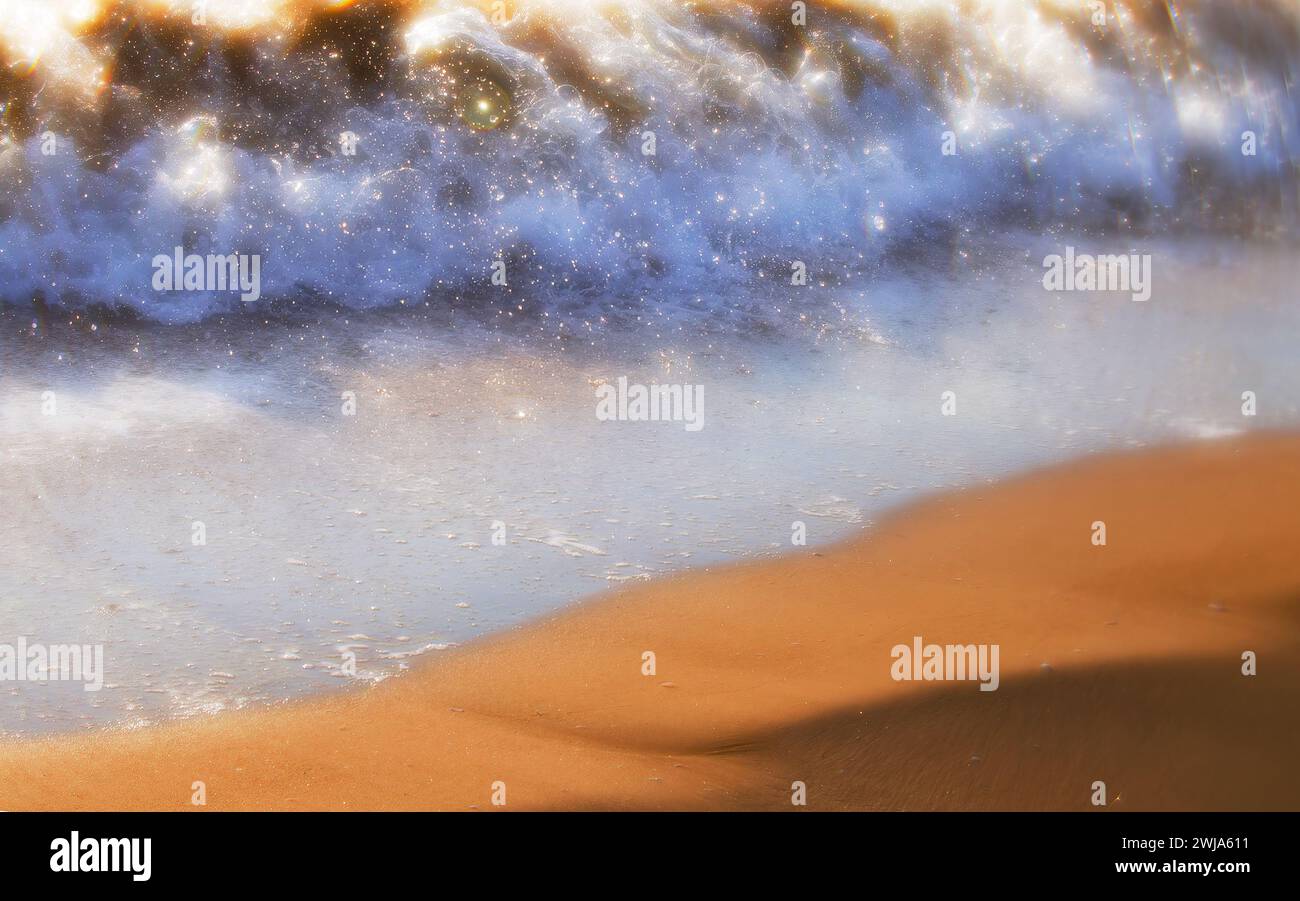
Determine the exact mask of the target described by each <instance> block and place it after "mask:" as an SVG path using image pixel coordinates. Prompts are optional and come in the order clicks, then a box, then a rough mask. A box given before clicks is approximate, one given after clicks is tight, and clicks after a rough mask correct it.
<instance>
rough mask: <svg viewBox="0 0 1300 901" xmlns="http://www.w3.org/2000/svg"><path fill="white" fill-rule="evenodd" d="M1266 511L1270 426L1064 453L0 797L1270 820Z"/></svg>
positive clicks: (230, 716)
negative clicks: (959, 656)
mask: <svg viewBox="0 0 1300 901" xmlns="http://www.w3.org/2000/svg"><path fill="white" fill-rule="evenodd" d="M1297 511H1300V435H1298V434H1294V433H1289V434H1288V433H1261V434H1256V435H1250V436H1247V437H1241V438H1232V439H1221V440H1214V441H1203V442H1198V443H1193V444H1184V445H1178V446H1172V447H1162V448H1157V449H1154V450H1144V451H1139V452H1134V453H1128V452H1125V453H1118V454H1103V455H1095V456H1089V457H1085V458H1083V459H1081V460H1076V461H1074V462H1072V463H1067V464H1064V465H1059V466H1053V467H1050V468H1047V469H1041V470H1035V471H1032V472H1029V473H1026V474H1021V475H1017V476H1014V477H1012V478H1010V479H1008V480H1005V481H1002V482H999V483H997V484H995V485H992V486H987V487H986V486H983V485H981V486H977V487H971V488H967V489H964V490H960V491H956V492H948V493H944V494H939V495H934V496H931V497H929V498H925V499H922V500H920V501H918V502H916V503H914V504H910V505H907V506H905V507H903V508H901V509H899V510H897V511H894V512H891V513H890V514H888V515H887V516H886V517H885V518H883V519H882V520H881V521H880V522H879V523H878V524H876V525H875V526H874V527H872V528H871V529H869V530H868V531H866V532H863V533H859V534H858V535H857V536H855V537H853V538H850V539H848V540H846V541H843V542H840V543H838V544H835V545H831V546H824V547H817V548H798V549H795V550H794V551H793V552H787V553H785V554H784V555H782V556H781V557H780V558H777V559H775V560H765V561H756V562H748V563H741V564H736V565H730V566H726V567H716V568H708V569H704V570H697V571H692V572H688V573H685V574H679V575H672V576H667V577H665V578H662V579H658V580H654V581H651V582H648V583H644V584H638V585H635V586H630V587H626V588H623V589H621V590H617V591H614V592H612V593H605V594H601V595H598V596H596V597H595V598H592V599H589V600H585V601H580V602H578V603H575V604H573V605H571V606H569V607H566V608H565V609H564V610H562V611H560V612H558V613H555V614H552V615H550V616H546V617H543V618H541V619H539V620H537V621H535V622H533V623H531V624H529V625H526V626H523V627H520V628H517V629H513V630H510V631H507V632H504V633H498V634H495V635H491V636H486V637H484V638H481V639H478V640H476V641H474V642H472V643H469V644H467V645H464V646H462V647H460V648H456V649H453V650H452V651H450V652H448V653H446V655H445V656H443V657H441V658H439V659H438V660H433V661H429V662H427V663H426V664H423V665H421V666H419V667H417V668H415V669H413V670H412V671H411V672H409V673H407V674H405V675H403V676H400V677H397V678H393V679H390V680H388V681H386V682H384V683H381V684H380V685H378V686H374V687H369V688H362V689H358V690H350V691H346V692H342V693H339V694H330V695H327V696H320V697H314V698H310V699H305V700H302V701H295V702H289V703H285V704H279V705H274V706H270V707H259V708H256V709H246V710H239V711H229V712H225V713H222V714H219V715H217V716H215V717H211V718H204V719H196V720H184V721H178V722H173V723H167V724H162V725H159V726H152V727H147V728H144V729H139V730H135V731H122V730H113V729H109V730H101V731H96V732H94V733H89V734H84V735H61V736H54V737H49V738H41V739H21V740H11V741H7V742H5V743H4V744H3V745H0V809H3V810H28V809H30V810H36V809H45V810H167V809H171V810H195V809H207V810H235V809H248V810H379V809H416V810H428V809H446V810H465V809H482V810H499V809H505V810H530V809H564V810H585V809H638V810H667V809H673V810H676V809H687V810H690V809H706V810H726V809H745V810H750V809H773V810H789V809H802V808H792V806H791V797H790V796H791V785H792V783H793V782H795V781H799V782H803V783H804V784H805V786H806V792H807V808H806V809H812V810H818V809H821V810H844V809H852V810H900V809H912V810H918V809H997V810H1057V809H1066V810H1068V809H1078V810H1084V809H1092V804H1091V797H1092V793H1093V790H1092V784H1093V782H1094V781H1097V780H1101V781H1105V782H1106V785H1107V794H1108V798H1109V801H1108V804H1107V809H1120V810H1123V809H1129V810H1160V809H1234V810H1256V809H1259V810H1262V809H1297V808H1300V776H1298V775H1297V774H1296V773H1295V769H1294V761H1295V760H1296V759H1297V758H1300V703H1298V702H1300V628H1298V627H1300V557H1298V556H1297V555H1296V554H1295V547H1296V546H1297V545H1298V544H1300V512H1297ZM1096 520H1103V521H1105V522H1106V524H1107V544H1106V546H1105V547H1097V546H1094V545H1093V544H1092V542H1091V541H1090V534H1091V533H1090V524H1091V523H1093V522H1094V521H1096ZM915 636H922V637H923V638H924V640H925V642H927V643H928V642H935V643H939V644H945V643H955V644H963V645H964V644H969V643H976V644H983V643H988V644H996V645H998V646H1000V649H1001V656H1000V660H1001V672H1000V685H999V687H998V689H997V690H996V691H988V692H981V691H979V690H978V688H977V686H976V685H975V684H974V683H972V682H970V681H965V682H953V683H946V682H937V683H929V682H924V681H922V682H916V681H894V680H893V679H892V678H891V676H890V665H891V663H892V660H891V658H890V648H891V647H893V646H895V645H897V644H899V643H910V642H912V641H913V638H914V637H915ZM1246 650H1250V651H1254V652H1255V653H1256V654H1257V657H1258V667H1259V670H1258V672H1259V674H1258V675H1256V676H1243V675H1242V674H1241V672H1240V669H1241V660H1240V657H1241V654H1242V652H1244V651H1246ZM647 651H651V652H653V653H654V654H655V664H656V672H655V674H654V675H652V676H647V675H643V674H642V665H643V654H644V653H645V652H647ZM198 781H201V782H203V783H204V787H205V791H206V798H207V804H206V807H195V806H194V805H193V804H192V803H191V796H192V794H193V788H192V786H193V784H194V783H195V782H198ZM494 783H504V784H505V795H506V803H505V805H504V806H503V807H498V806H494V805H493V803H492V799H493V795H494ZM498 794H499V793H498Z"/></svg>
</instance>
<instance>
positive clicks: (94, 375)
mask: <svg viewBox="0 0 1300 901" xmlns="http://www.w3.org/2000/svg"><path fill="white" fill-rule="evenodd" d="M1040 245H1041V246H1040ZM1054 245H1055V241H1054V240H1053V239H1050V238H1039V239H1032V240H1031V239H1024V240H1023V241H1022V242H1014V243H1013V244H1012V245H1011V246H1018V247H1021V248H1022V250H1021V255H1022V257H1023V258H1022V259H1013V260H1012V261H1011V262H1003V263H1001V264H998V265H993V264H990V263H987V262H985V263H983V264H981V265H979V266H972V267H970V268H966V267H964V266H957V267H954V268H953V269H951V270H950V271H947V272H941V271H938V270H937V269H936V268H935V267H933V266H927V267H918V269H917V270H916V271H913V272H907V273H901V272H900V273H896V274H895V275H893V276H892V277H890V278H884V279H878V280H873V281H872V282H871V283H870V284H869V285H863V286H859V288H858V289H857V290H851V291H849V290H840V291H836V292H834V294H835V296H836V297H837V298H838V300H837V303H836V304H835V305H833V306H836V307H837V308H839V309H840V310H841V311H842V314H843V322H842V323H841V324H840V325H839V326H837V327H830V326H828V325H827V324H826V323H825V322H824V321H821V322H809V324H808V325H807V326H806V327H805V328H804V329H803V330H801V331H800V330H792V331H790V332H787V333H783V334H780V335H770V336H765V335H763V334H753V333H748V334H743V335H737V334H729V335H717V334H707V333H705V334H701V335H698V336H695V337H691V336H689V335H683V334H681V333H677V332H674V333H670V334H655V333H653V331H652V330H650V329H647V328H645V327H624V326H620V327H617V328H611V329H608V330H606V331H604V332H601V333H600V334H599V335H597V336H596V339H595V340H592V341H588V342H574V343H572V344H569V345H557V344H556V343H555V342H554V341H553V340H551V339H550V338H549V336H548V333H547V331H546V329H545V327H544V326H538V328H537V329H536V330H529V329H524V330H522V331H520V332H511V331H507V330H503V329H500V328H494V327H485V326H483V325H482V324H478V323H473V322H462V323H459V324H457V323H452V324H450V325H449V324H447V323H446V322H442V321H431V320H430V319H428V318H426V317H424V316H421V315H417V314H416V312H415V311H399V312H397V313H394V314H384V315H381V314H364V315H361V316H359V317H355V318H352V319H348V318H345V317H342V316H331V317H325V318H323V319H321V320H320V321H302V320H290V321H271V322H262V321H260V320H248V319H246V318H237V319H233V320H219V321H210V322H208V323H206V324H204V325H198V326H162V325H156V324H143V325H131V324H108V325H101V326H100V327H99V328H98V329H97V330H96V331H94V332H90V331H88V330H87V328H88V327H87V326H86V324H85V322H84V321H82V322H80V323H79V324H78V325H66V324H62V323H59V324H56V325H55V327H54V328H53V329H52V330H51V334H50V335H49V337H47V338H44V339H39V338H37V337H35V336H34V333H33V330H32V329H31V328H30V323H29V321H28V319H27V318H25V317H24V318H21V319H19V318H15V317H13V316H10V317H7V318H4V319H0V321H2V322H4V324H5V328H4V330H3V331H4V336H5V337H4V339H3V343H2V344H0V350H2V351H3V356H4V359H5V360H6V361H7V363H6V369H5V374H4V378H3V379H2V380H0V429H2V430H3V434H4V436H5V440H4V444H3V448H2V450H0V453H2V457H0V497H2V498H3V499H4V504H5V515H4V516H3V517H0V599H3V602H2V603H0V636H9V639H7V640H9V641H12V640H13V638H14V637H16V636H18V635H23V636H26V637H27V638H28V639H29V641H40V642H45V643H48V644H54V643H89V644H103V645H104V647H105V670H106V673H105V681H106V683H107V684H106V687H105V688H104V689H103V690H102V691H100V692H97V693H86V692H83V691H82V690H81V688H80V686H79V685H72V684H48V685H39V684H33V683H22V684H8V685H6V684H0V729H3V730H5V731H11V732H18V733H30V732H43V731H50V730H59V729H70V728H76V727H78V726H85V725H92V724H103V723H115V724H132V723H142V722H148V721H153V720H157V719H160V718H166V717H169V716H177V715H193V714H198V713H205V712H212V711H216V710H220V709H226V708H229V707H234V706H239V705H242V704H246V703H250V702H268V701H275V700H278V699H284V698H290V697H295V696H299V695H302V694H304V693H309V692H312V691H318V690H322V689H329V688H337V687H341V686H345V685H357V684H365V683H368V682H373V681H375V680H379V679H383V678H386V677H388V676H391V675H392V674H395V673H399V672H401V671H402V669H403V668H405V667H408V666H410V665H412V664H413V663H414V662H415V661H417V660H420V659H422V658H425V659H427V658H428V657H429V656H430V655H433V656H436V655H438V654H440V653H443V652H444V651H445V649H447V648H449V647H452V646H454V645H457V644H460V643H463V642H465V641H468V640H472V639H473V638H475V637H477V636H480V635H483V634H487V633H489V632H492V631H494V630H499V629H503V628H509V627H511V626H513V625H515V624H518V623H520V622H522V621H525V620H527V619H531V618H534V617H537V616H539V615H541V614H543V613H544V612H546V611H548V610H552V609H556V608H558V607H560V606H562V605H564V604H566V603H568V602H570V601H572V600H574V599H575V598H579V597H582V596H586V595H589V594H591V593H593V592H597V591H601V590H604V589H606V588H611V587H618V586H621V585H624V584H627V583H630V582H636V581H638V580H643V579H648V578H652V577H654V576H656V575H660V574H664V573H670V572H677V571H681V570H684V569H686V568H689V567H697V566H707V565H712V564H717V563H721V562H726V561H732V560H740V559H749V558H753V557H756V556H763V555H768V554H775V553H781V552H797V551H798V550H799V548H797V547H795V546H793V545H792V542H791V538H792V534H793V529H794V524H795V523H803V525H804V527H805V528H806V530H807V541H808V546H809V547H811V548H815V547H817V546H818V545H822V544H825V543H827V542H830V541H834V540H836V539H839V538H842V537H845V536H847V535H849V534H853V533H854V532H856V531H857V530H858V529H861V528H862V527H864V526H869V525H871V524H872V523H873V522H876V521H877V520H878V519H879V517H880V516H881V515H882V514H883V513H884V512H885V511H887V510H889V509H891V508H893V507H894V506H896V505H898V504H900V503H904V502H906V501H908V500H912V499H915V498H917V497H919V496H921V495H923V494H926V493H929V492H932V491H937V490H944V489H951V488H960V487H962V486H969V485H973V484H980V483H982V482H983V481H984V480H986V479H991V478H995V477H998V476H1000V475H1004V474H1008V473H1013V472H1016V471H1019V470H1021V469H1022V468H1024V467H1025V466H1028V465H1033V464H1039V463H1046V462H1050V461H1055V460H1061V459H1066V458H1069V457H1073V456H1076V455H1079V454H1082V453H1086V452H1089V451H1094V450H1102V449H1123V448H1131V447H1138V446H1143V445H1146V444H1149V443H1154V442H1160V441H1168V440H1198V439H1201V440H1207V439H1210V438H1212V437H1213V436H1217V435H1228V434H1237V433H1240V432H1243V431H1245V430H1248V429H1252V428H1260V427H1279V426H1294V425H1296V424H1297V422H1298V421H1300V409H1298V408H1297V400H1296V398H1297V397H1300V393H1298V392H1297V388H1300V364H1298V363H1297V357H1296V355H1295V353H1294V340H1295V337H1296V336H1297V335H1298V334H1300V328H1297V326H1298V325H1300V322H1298V321H1297V320H1298V318H1300V313H1298V312H1297V310H1296V307H1295V304H1294V303H1293V301H1292V294H1293V291H1292V287H1291V286H1292V285H1293V284H1294V283H1295V279H1296V277H1297V276H1298V275H1300V272H1298V271H1297V264H1296V262H1295V258H1294V257H1293V256H1291V255H1289V254H1287V253H1285V252H1278V251H1271V250H1266V249H1259V248H1252V247H1250V246H1245V245H1229V244H1223V243H1209V244H1197V245H1193V244H1183V245H1180V246H1168V245H1154V246H1151V247H1150V248H1149V249H1151V250H1153V251H1154V252H1155V256H1156V259H1157V260H1158V261H1159V263H1160V267H1159V268H1158V269H1157V276H1158V277H1157V279H1156V284H1155V286H1154V291H1153V296H1152V299H1151V300H1150V301H1147V302H1145V303H1134V302H1132V301H1130V300H1129V299H1128V298H1127V297H1126V296H1123V295H1116V294H1098V295H1082V294H1053V293H1050V292H1046V291H1044V290H1043V289H1042V287H1041V284H1040V281H1041V277H1042V270H1041V266H1040V265H1038V263H1037V262H1036V260H1035V258H1041V255H1042V247H1043V246H1047V247H1050V246H1054ZM1001 251H1002V252H1001V253H998V254H994V257H995V258H998V259H1000V258H1002V257H1003V256H1004V255H1006V254H1007V253H1008V252H1009V251H1008V248H1007V247H1003V248H1001ZM618 376H626V377H628V378H629V379H630V380H631V381H633V382H642V383H646V384H650V383H653V382H668V383H688V384H700V385H703V386H704V389H705V394H704V398H705V403H704V417H703V422H704V427H703V428H702V429H701V430H699V431H698V432H689V431H687V430H686V429H685V428H684V426H683V423H681V422H618V421H614V422H610V421H601V420H599V419H598V418H597V416H596V415H595V410H596V386H597V385H599V384H600V383H602V382H603V381H607V380H610V379H614V378H617V377H618ZM1245 390H1251V391H1254V392H1255V393H1256V395H1257V397H1258V415H1256V416H1255V417H1245V416H1243V415H1242V411H1241V404H1242V402H1241V397H1240V395H1241V392H1242V391H1245ZM945 391H952V392H954V394H955V397H956V404H957V407H956V415H954V416H944V415H942V411H941V407H942V395H943V392H945ZM47 392H52V395H51V394H48V393H47ZM345 392H351V394H352V395H353V397H354V398H355V403H356V412H355V415H352V416H349V415H345V414H344V412H343V404H344V394H345ZM51 397H52V398H53V400H54V402H55V406H56V408H55V412H54V414H53V415H46V413H45V407H44V404H46V402H47V401H48V400H49V399H50V398H51ZM195 522H201V523H202V524H203V526H204V529H205V543H204V544H201V545H196V544H195V543H194V541H193V537H194V534H195V533H194V523H195ZM1086 526H1087V524H1083V526H1081V528H1085V529H1086ZM498 528H503V529H504V532H503V538H504V543H502V544H494V542H493V538H494V535H496V534H497V533H498V532H497V530H498ZM816 600H817V599H816V598H808V599H807V602H808V603H810V604H815V603H816ZM349 653H350V654H352V655H355V661H356V666H355V673H353V672H350V671H349V670H348V669H347V668H346V666H345V664H346V661H347V660H348V659H349V658H348V656H347V655H348V654H349Z"/></svg>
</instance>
